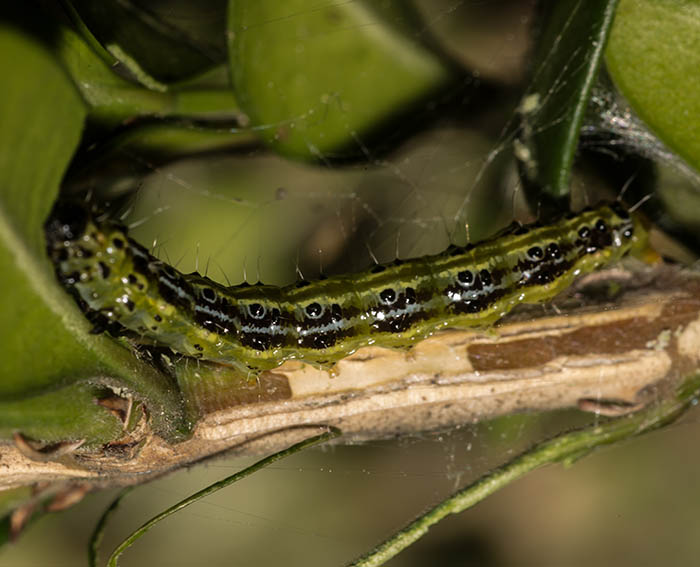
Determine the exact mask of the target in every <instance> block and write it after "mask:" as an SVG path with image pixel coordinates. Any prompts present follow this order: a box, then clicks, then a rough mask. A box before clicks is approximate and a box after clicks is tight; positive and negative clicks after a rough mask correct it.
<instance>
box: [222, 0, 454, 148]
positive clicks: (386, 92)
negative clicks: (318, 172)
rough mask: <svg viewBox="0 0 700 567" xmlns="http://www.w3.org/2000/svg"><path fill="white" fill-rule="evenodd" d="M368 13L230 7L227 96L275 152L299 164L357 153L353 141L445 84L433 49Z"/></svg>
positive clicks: (297, 2)
mask: <svg viewBox="0 0 700 567" xmlns="http://www.w3.org/2000/svg"><path fill="white" fill-rule="evenodd" d="M372 6H373V3H372V2H362V1H357V2H339V3H327V4H318V3H317V2H315V1H312V0H289V1H286V2H278V1H276V0H260V1H258V2H247V1H245V0H243V1H236V0H231V1H230V9H229V21H228V38H229V54H230V64H231V76H232V81H233V84H234V88H235V91H236V96H237V98H238V101H239V104H240V105H241V108H242V109H243V110H244V111H245V112H246V113H247V114H248V115H249V116H250V118H251V121H252V125H253V126H254V127H256V128H257V129H259V130H260V132H261V134H262V135H263V136H264V138H265V140H266V141H267V142H269V143H271V144H273V145H274V147H275V149H276V150H278V151H280V152H282V153H284V154H287V155H290V156H294V157H301V158H307V159H308V158H314V159H315V158H318V157H319V155H320V154H325V153H327V152H341V151H344V150H347V149H351V150H352V152H353V153H358V150H359V149H360V146H359V145H358V141H357V138H358V137H359V138H360V139H364V138H365V137H366V136H367V135H369V134H370V133H372V132H374V131H376V130H377V129H378V128H379V127H380V126H381V125H382V124H383V123H384V124H386V123H388V121H389V120H391V119H396V118H397V116H398V115H399V114H401V113H404V114H405V113H407V111H408V109H409V108H410V107H411V106H413V105H415V104H417V103H418V102H419V101H420V100H422V99H424V98H425V97H427V96H428V95H429V94H431V93H434V92H435V91H436V89H438V88H440V87H441V86H444V85H445V84H446V82H447V81H448V80H449V79H450V76H451V75H450V70H449V68H448V66H447V65H446V64H445V63H444V62H443V61H442V60H441V59H440V58H438V56H437V55H436V54H435V53H434V52H432V51H429V50H428V49H427V48H425V47H424V46H422V45H421V44H419V43H417V42H416V41H414V40H413V39H412V38H411V37H409V36H407V35H404V34H403V33H401V32H400V31H399V30H398V29H397V28H396V27H394V26H392V25H388V24H386V23H385V22H384V21H383V19H382V17H381V14H380V13H379V12H377V11H375V10H374V9H373V8H372ZM394 13H396V12H395V10H394ZM346 153H347V152H346Z"/></svg>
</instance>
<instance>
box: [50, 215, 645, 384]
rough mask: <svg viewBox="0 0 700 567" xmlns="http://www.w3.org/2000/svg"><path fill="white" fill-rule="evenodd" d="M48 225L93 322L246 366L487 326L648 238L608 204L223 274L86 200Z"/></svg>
mask: <svg viewBox="0 0 700 567" xmlns="http://www.w3.org/2000/svg"><path fill="white" fill-rule="evenodd" d="M45 234H46V241H47V249H48V255H49V257H50V258H51V260H52V261H53V265H54V267H55V271H56V274H57V276H58V279H59V280H60V282H61V283H62V284H63V286H64V287H65V288H66V289H67V290H68V291H69V292H70V293H71V294H72V295H73V296H74V298H75V299H76V300H77V302H78V304H79V305H80V307H81V308H82V309H83V311H84V312H85V313H86V315H87V316H88V317H89V318H90V320H91V321H93V323H95V324H96V328H95V331H96V332H100V331H102V330H109V331H110V332H111V333H112V334H117V335H118V334H120V333H122V334H129V335H130V336H131V337H132V338H135V339H136V340H137V341H138V342H140V343H143V344H149V345H155V346H162V347H169V348H170V349H172V351H174V352H176V353H180V354H182V355H186V356H189V357H195V358H199V359H204V360H209V361H214V362H218V363H222V364H226V365H230V366H233V367H235V368H237V369H238V370H240V371H242V372H246V373H250V372H259V371H261V370H266V369H271V368H274V367H276V366H278V365H280V364H281V363H282V362H284V361H285V360H288V359H301V360H303V361H305V362H309V363H311V364H314V365H316V366H321V367H329V366H331V365H332V364H333V363H335V362H337V361H338V360H339V359H341V358H343V357H345V356H347V355H349V354H351V353H352V352H354V351H355V350H357V349H358V348H360V347H362V346H365V345H371V344H375V345H379V346H387V347H403V346H408V345H410V344H411V343H413V342H414V341H417V340H420V339H423V338H425V337H427V336H429V335H431V334H432V333H434V332H435V331H437V330H439V329H442V328H445V327H457V328H469V327H487V326H489V325H492V324H493V323H495V322H496V321H498V320H499V319H500V318H501V317H503V316H504V315H505V314H506V313H508V312H509V311H510V310H511V309H512V308H513V307H515V306H516V305H518V304H521V303H538V302H542V301H546V300H548V299H551V298H552V297H554V296H555V295H556V294H557V293H559V292H560V291H562V290H564V289H565V288H567V287H568V286H569V285H570V284H571V283H572V281H573V279H574V278H576V277H577V276H579V275H581V274H585V273H589V272H592V271H593V270H596V269H598V268H600V267H601V266H603V265H606V264H609V263H611V262H615V261H617V260H619V259H620V258H622V257H623V256H624V255H625V254H627V253H629V252H634V251H637V252H640V251H642V250H643V249H644V248H645V247H646V246H647V231H646V229H645V226H644V223H643V222H642V219H641V217H640V216H639V215H638V214H636V213H632V214H630V213H629V212H628V211H626V210H625V209H624V207H623V206H622V205H621V204H619V203H614V204H602V205H599V206H597V207H596V208H593V209H588V210H585V211H583V212H581V213H579V214H577V215H573V214H569V215H567V216H565V217H562V218H561V219H559V220H558V221H556V222H554V223H552V224H549V225H543V226H542V225H531V226H523V225H518V224H515V225H513V226H511V227H510V228H509V229H506V230H505V231H503V233H501V234H499V235H498V236H496V237H493V238H491V239H488V240H485V241H482V242H480V243H478V244H474V245H468V246H466V247H457V246H450V247H449V248H448V249H447V250H445V251H444V252H442V253H440V254H436V255H430V256H424V257H421V258H416V259H412V260H407V261H401V260H396V261H394V262H393V263H390V264H377V265H375V266H374V267H372V268H370V269H369V270H368V271H366V272H364V273H359V274H351V275H337V276H332V277H328V278H323V279H319V280H316V281H313V282H309V281H299V282H297V283H295V284H292V285H289V286H286V287H275V286H269V285H261V284H255V285H249V284H246V283H244V284H241V285H236V286H231V287H226V286H222V285H219V284H218V283H216V282H214V281H212V280H211V279H209V278H207V277H205V276H202V275H200V274H199V273H197V272H194V273H191V274H183V273H181V272H179V271H178V270H176V269H175V268H173V267H172V266H170V265H168V264H167V263H165V262H164V261H162V260H159V259H158V258H156V257H154V256H153V255H152V254H150V253H149V252H148V250H146V249H145V248H144V247H143V246H141V245H140V244H138V243H137V242H136V241H134V240H133V239H131V238H130V237H129V236H128V234H127V230H126V228H125V227H123V226H122V225H120V224H118V223H116V222H114V221H111V220H108V219H106V218H105V217H104V215H102V216H100V215H96V214H93V213H92V212H91V211H90V210H89V207H87V206H86V205H85V204H84V203H76V202H59V203H58V204H57V205H56V206H55V207H54V210H53V212H52V214H51V216H50V217H49V220H48V221H47V222H46V224H45Z"/></svg>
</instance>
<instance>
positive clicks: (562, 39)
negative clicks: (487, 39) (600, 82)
mask: <svg viewBox="0 0 700 567" xmlns="http://www.w3.org/2000/svg"><path fill="white" fill-rule="evenodd" d="M616 6H617V0H592V1H588V2H583V1H582V0H562V1H560V2H550V3H546V7H545V6H543V7H542V16H543V18H542V24H541V27H542V31H541V33H540V37H539V40H538V44H537V48H536V51H535V54H534V58H533V64H532V65H533V77H532V80H531V83H530V86H529V87H528V90H527V93H526V95H525V97H524V98H523V100H522V102H521V105H520V109H519V110H520V115H521V134H520V138H519V140H518V142H517V143H516V155H517V156H518V158H519V160H520V165H521V171H523V173H524V176H525V179H526V181H527V182H528V185H529V188H530V193H531V195H532V197H533V201H536V202H540V201H541V199H542V197H545V196H549V197H550V200H557V199H562V198H564V197H566V196H567V195H568V194H569V185H570V179H571V166H572V164H573V160H574V154H575V152H576V148H577V145H578V139H579V129H580V127H581V123H582V120H583V116H584V113H585V110H586V106H587V104H588V98H589V96H590V92H591V87H592V85H593V83H594V81H595V79H596V77H597V73H598V69H599V66H600V63H601V59H602V55H603V49H604V47H605V42H606V40H607V37H608V33H609V30H610V27H611V25H612V22H613V17H614V14H615V8H616ZM546 204H547V203H544V205H546Z"/></svg>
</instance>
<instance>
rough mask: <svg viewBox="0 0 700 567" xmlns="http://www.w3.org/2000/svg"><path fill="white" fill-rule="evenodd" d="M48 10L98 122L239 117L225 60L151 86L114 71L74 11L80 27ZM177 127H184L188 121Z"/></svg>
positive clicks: (61, 54) (62, 52)
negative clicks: (172, 82)
mask: <svg viewBox="0 0 700 567" xmlns="http://www.w3.org/2000/svg"><path fill="white" fill-rule="evenodd" d="M48 15H51V16H52V17H54V18H56V20H57V21H58V22H59V25H58V26H57V30H56V34H55V38H54V43H55V45H56V54H57V56H58V58H59V59H60V60H61V62H62V63H63V65H64V66H65V68H66V69H67V70H68V72H69V74H70V75H71V77H72V78H73V82H74V83H75V85H76V86H77V87H78V90H79V91H80V94H81V95H82V96H83V99H84V100H85V101H86V102H87V103H88V104H89V105H90V118H91V119H92V120H94V121H96V122H98V123H99V124H101V125H102V126H107V127H113V126H116V125H118V124H120V123H123V122H127V121H130V120H133V119H134V118H135V117H138V116H159V117H164V116H173V115H179V116H191V117H197V118H200V119H202V118H207V117H210V116H215V117H217V118H219V119H220V118H229V119H236V118H238V117H239V115H240V111H239V109H238V105H237V103H236V100H235V98H234V96H233V92H232V90H231V88H230V86H229V85H228V82H227V81H226V82H224V81H222V80H221V75H222V73H221V70H222V69H223V66H219V67H218V68H214V69H210V70H209V71H208V72H207V73H204V74H203V75H201V76H198V77H194V78H192V79H191V80H189V81H188V82H186V83H182V84H180V85H173V88H170V87H166V86H165V85H163V86H162V88H158V89H156V90H150V89H148V88H144V87H143V86H141V85H139V84H138V83H135V82H133V81H130V80H127V79H125V78H124V77H122V76H120V75H119V74H117V73H116V72H115V71H114V62H112V63H110V58H111V55H110V54H108V53H106V52H104V50H103V49H102V48H101V46H100V45H99V43H98V42H97V40H96V39H95V38H94V37H92V35H90V31H89V30H88V29H87V28H85V27H84V25H82V22H81V21H80V20H79V19H77V15H75V17H74V18H73V20H74V22H73V24H74V25H75V26H76V27H77V29H78V30H80V31H81V32H82V33H78V32H77V31H76V30H75V29H73V28H72V27H71V26H69V25H68V24H67V22H64V20H63V18H61V16H62V14H61V13H60V12H59V11H58V10H54V11H50V12H48ZM224 76H225V75H224ZM175 128H176V126H175V125H172V124H171V125H170V126H169V129H170V130H171V131H172V130H175ZM180 128H181V129H182V130H187V127H186V126H181V127H180ZM199 129H200V130H203V128H201V127H200V128H199ZM212 137H214V138H216V139H217V141H218V140H220V138H221V137H222V136H221V132H217V131H214V132H213V133H212ZM229 137H230V138H231V139H232V142H233V143H235V140H236V138H237V137H238V132H233V133H231V132H229ZM248 137H250V136H249V135H248Z"/></svg>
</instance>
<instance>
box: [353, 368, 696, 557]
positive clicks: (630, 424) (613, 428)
mask: <svg viewBox="0 0 700 567" xmlns="http://www.w3.org/2000/svg"><path fill="white" fill-rule="evenodd" d="M698 388H700V375H694V376H692V377H691V378H689V379H688V380H686V381H685V382H684V384H683V385H682V386H681V388H679V390H678V391H677V392H676V394H675V395H674V396H673V397H671V398H669V399H666V400H663V401H661V402H660V403H658V404H655V405H654V406H652V407H650V408H647V409H645V410H643V411H640V412H638V413H635V414H632V415H629V416H625V417H621V418H617V419H614V420H610V421H607V422H605V423H602V424H598V425H594V426H591V427H587V428H585V429H580V430H576V431H572V432H570V433H565V434H563V435H560V436H558V437H555V438H554V439H550V440H547V441H544V442H542V443H538V444H537V445H535V446H534V447H532V448H531V449H529V450H528V451H526V452H525V453H522V454H521V455H519V456H517V457H515V458H514V459H513V460H511V461H509V462H508V463H506V464H504V465H502V466H501V467H499V468H497V469H495V470H493V471H491V472H489V473H488V474H486V475H485V476H483V477H481V478H480V479H478V480H477V481H475V482H474V483H472V484H470V485H469V486H467V487H465V488H463V489H461V490H459V491H457V492H455V493H454V494H452V495H451V496H449V497H447V498H446V499H445V500H443V501H442V502H440V503H439V504H437V505H436V506H435V507H433V508H432V509H430V510H428V511H427V512H426V513H424V514H423V515H421V516H419V517H418V518H417V519H415V520H414V521H413V522H411V523H410V524H408V525H407V526H406V527H404V528H403V529H401V530H400V531H398V532H397V533H396V534H394V535H393V536H391V537H390V538H388V539H387V540H385V541H384V542H382V543H381V544H380V545H378V546H377V547H376V548H375V549H374V550H372V551H371V552H369V553H368V554H366V555H364V556H362V557H360V558H359V559H357V560H355V561H354V562H353V563H351V564H350V566H349V567H376V566H379V565H383V564H384V563H385V562H386V561H388V560H389V559H391V558H392V557H394V556H396V555H397V554H398V553H400V552H401V551H402V550H404V549H405V548H407V547H408V546H409V545H411V544H412V543H414V542H415V541H417V540H418V539H420V538H421V537H423V536H424V535H425V534H426V533H427V532H428V529H430V527H431V526H432V525H434V524H436V523H437V522H439V521H440V520H442V519H443V518H445V517H446V516H448V515H450V514H458V513H460V512H463V511H464V510H466V509H468V508H470V507H472V506H474V504H477V503H478V502H480V501H481V500H483V499H484V498H486V497H487V496H489V495H490V494H493V493H494V492H496V491H497V490H498V489H500V488H502V487H504V486H506V485H508V484H509V483H511V482H513V481H514V480H516V479H518V478H520V477H521V476H523V475H525V474H526V473H528V472H530V471H532V470H535V469H537V468H539V467H541V466H543V465H546V464H549V463H555V462H564V463H565V464H569V463H572V462H573V461H575V460H577V459H579V458H581V457H583V456H585V455H587V454H588V453H590V452H591V451H593V450H594V449H596V448H598V447H601V446H603V445H609V444H611V443H615V442H617V441H621V440H623V439H627V438H630V437H634V436H636V435H640V434H642V433H646V432H648V431H651V430H653V429H657V428H659V427H663V426H664V425H668V424H669V423H671V422H673V421H675V420H676V419H677V418H678V417H680V416H681V415H682V414H683V412H685V410H686V409H688V407H689V406H690V405H691V404H692V403H693V402H694V400H696V396H697V395H698Z"/></svg>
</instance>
